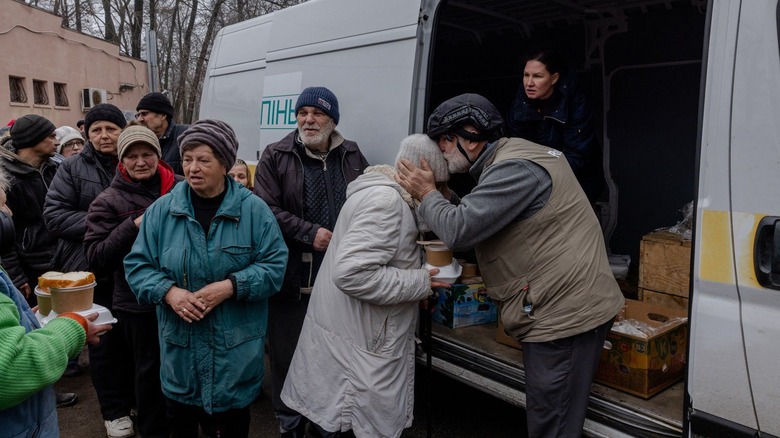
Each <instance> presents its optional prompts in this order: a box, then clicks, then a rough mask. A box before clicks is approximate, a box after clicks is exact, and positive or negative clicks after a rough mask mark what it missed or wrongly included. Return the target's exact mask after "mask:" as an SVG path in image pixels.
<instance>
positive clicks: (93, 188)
mask: <svg viewBox="0 0 780 438" xmlns="http://www.w3.org/2000/svg"><path fill="white" fill-rule="evenodd" d="M126 124H127V121H125V116H124V114H122V111H120V110H119V108H117V107H115V106H114V105H111V104H108V103H101V104H98V105H95V106H94V107H93V108H92V109H91V110H89V112H88V113H87V115H86V117H85V118H84V128H85V132H86V133H87V136H88V138H89V141H88V142H87V143H86V145H84V149H83V151H82V152H81V153H80V154H77V155H73V156H71V157H68V158H66V159H65V161H63V162H62V163H61V164H60V166H59V168H58V169H57V173H56V174H55V175H54V180H53V181H52V184H51V186H50V187H49V191H48V192H47V193H46V202H45V203H44V206H43V217H44V219H45V220H46V226H47V227H48V229H49V232H50V233H51V234H53V235H54V236H55V237H57V238H58V239H59V242H58V243H57V250H56V252H55V253H54V258H53V260H52V269H53V270H57V271H62V272H69V271H88V270H89V264H88V263H87V258H86V255H85V253H84V245H83V242H84V233H85V231H86V219H87V211H88V210H89V205H90V204H91V203H92V201H94V200H95V198H97V196H98V195H99V194H100V192H102V191H103V190H105V189H106V188H107V187H108V186H109V184H111V180H112V179H113V178H114V173H115V172H116V166H117V162H118V160H117V141H118V139H119V134H120V133H121V132H122V129H124V127H125V125H126ZM112 274H113V273H112V272H99V271H98V272H95V276H96V277H97V286H96V287H95V295H94V301H95V303H97V304H100V305H102V306H104V307H107V308H109V309H112V308H113V306H112V300H111V295H112V293H113V289H114V286H113V283H114V279H113V275H112ZM119 332H120V331H119V330H112V331H111V332H109V333H108V334H107V335H106V336H103V338H102V339H101V341H100V344H98V345H96V346H90V348H89V365H90V366H89V372H90V376H91V377H92V385H93V386H94V387H95V392H96V393H97V396H98V402H99V403H100V410H101V414H102V416H103V420H104V424H105V425H106V432H107V435H108V436H109V438H121V437H127V436H132V435H133V434H134V433H135V431H134V430H133V423H132V422H131V421H130V409H131V408H132V405H133V392H132V385H131V384H128V383H129V382H124V381H122V380H121V379H116V378H115V376H114V374H113V373H114V370H115V368H116V367H117V363H118V360H119V361H121V358H122V357H123V352H122V351H117V350H121V346H122V343H121V342H116V341H115V340H114V338H115V337H117V336H119ZM116 358H120V359H116ZM130 383H131V382H130Z"/></svg>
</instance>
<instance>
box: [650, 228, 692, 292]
mask: <svg viewBox="0 0 780 438" xmlns="http://www.w3.org/2000/svg"><path fill="white" fill-rule="evenodd" d="M690 269H691V241H690V240H683V239H682V236H680V235H678V234H674V233H670V232H668V231H659V232H655V233H650V234H647V235H645V236H644V237H642V241H641V242H640V244H639V295H640V299H641V300H644V295H643V292H644V291H647V290H650V291H654V292H662V293H665V294H667V295H674V296H677V297H683V298H688V286H689V284H690V277H691V273H690Z"/></svg>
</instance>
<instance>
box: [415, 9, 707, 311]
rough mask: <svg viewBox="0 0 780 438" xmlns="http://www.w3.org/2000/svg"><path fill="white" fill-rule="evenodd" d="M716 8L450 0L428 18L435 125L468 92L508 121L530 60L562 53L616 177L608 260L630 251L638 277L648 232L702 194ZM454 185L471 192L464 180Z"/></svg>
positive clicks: (611, 177)
mask: <svg viewBox="0 0 780 438" xmlns="http://www.w3.org/2000/svg"><path fill="white" fill-rule="evenodd" d="M706 6H707V1H706V0H635V1H632V0H527V1H518V0H479V1H476V0H449V1H447V0H444V1H442V3H441V4H440V6H439V7H438V8H437V9H436V12H435V16H434V17H428V19H433V20H434V22H433V27H432V29H433V34H432V40H431V49H432V51H431V56H430V58H429V63H428V75H429V77H428V81H427V83H428V84H430V87H429V88H428V89H427V96H426V108H425V117H426V120H427V116H428V115H429V114H430V113H431V111H432V110H433V109H434V108H436V106H437V105H439V104H440V103H441V102H443V101H445V100H447V99H449V98H450V97H453V96H456V95H458V94H461V93H466V92H470V93H479V94H482V95H484V96H485V97H487V98H488V99H490V100H491V101H492V102H493V103H494V104H495V105H496V107H497V108H498V109H499V110H500V111H501V112H502V114H504V115H505V117H506V115H507V114H508V112H509V108H510V105H511V103H512V100H513V99H514V96H515V94H516V93H517V92H518V87H520V86H521V85H522V71H523V65H522V64H523V62H522V58H523V56H524V55H526V54H528V53H530V52H531V51H533V50H538V49H550V48H551V49H554V50H555V51H556V52H557V53H558V54H559V55H560V56H561V57H562V58H563V59H564V61H565V62H566V63H567V64H568V66H569V67H570V68H571V69H573V70H576V72H577V73H578V75H579V77H580V81H581V83H582V84H584V85H585V88H586V90H588V92H589V94H590V98H591V103H592V107H593V112H594V114H593V117H594V121H595V128H596V135H597V138H598V139H599V142H600V144H601V145H602V147H603V156H604V162H605V175H606V177H607V181H608V187H607V189H606V190H605V191H604V193H603V194H602V195H601V197H600V199H599V201H598V202H597V203H596V211H597V214H598V215H599V218H600V220H601V222H602V228H603V229H604V232H605V239H606V243H607V248H608V250H609V252H610V254H615V255H628V256H630V260H631V264H630V270H629V274H628V278H629V280H630V279H631V278H634V282H635V281H636V280H635V279H636V275H637V270H638V264H639V244H640V241H641V239H642V236H643V235H645V234H647V233H649V232H652V231H654V230H656V229H659V228H666V227H671V226H673V225H675V224H677V223H679V222H680V221H682V220H683V213H682V210H683V208H684V207H685V206H686V204H689V203H691V202H692V201H693V199H694V196H695V189H696V188H695V183H696V173H697V165H696V163H697V145H698V139H697V132H698V125H699V123H700V121H699V114H698V111H699V99H700V93H701V87H702V83H701V74H702V61H703V60H702V53H703V42H704V38H705V35H704V33H705V21H706V20H705V18H706V17H705V14H706V9H707V7H706ZM453 185H455V186H456V187H457V190H456V191H463V190H468V187H467V186H468V184H467V183H465V182H464V181H463V180H461V181H455V182H453ZM629 283H631V281H629ZM634 286H635V285H634ZM624 292H625V288H624ZM630 295H631V293H630V291H629V294H628V295H627V296H628V297H629V298H634V297H631V296H630Z"/></svg>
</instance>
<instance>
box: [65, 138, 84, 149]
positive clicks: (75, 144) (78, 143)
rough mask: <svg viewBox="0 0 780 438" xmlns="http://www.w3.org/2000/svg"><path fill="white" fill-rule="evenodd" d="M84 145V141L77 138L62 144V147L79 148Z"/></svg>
mask: <svg viewBox="0 0 780 438" xmlns="http://www.w3.org/2000/svg"><path fill="white" fill-rule="evenodd" d="M83 147H84V142H83V141H79V140H71V141H69V142H67V143H65V144H64V145H62V149H81V148H83Z"/></svg>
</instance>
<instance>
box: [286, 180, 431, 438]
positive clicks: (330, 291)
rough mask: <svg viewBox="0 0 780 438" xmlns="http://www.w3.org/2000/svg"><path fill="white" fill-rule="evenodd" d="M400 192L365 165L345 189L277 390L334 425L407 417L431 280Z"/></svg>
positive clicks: (361, 426) (388, 432)
mask: <svg viewBox="0 0 780 438" xmlns="http://www.w3.org/2000/svg"><path fill="white" fill-rule="evenodd" d="M401 192H402V189H401V187H400V186H399V185H398V184H396V183H395V181H393V180H391V179H390V178H388V177H387V176H385V175H383V174H381V173H369V170H367V173H365V174H363V175H361V176H360V177H358V178H357V179H356V180H355V181H353V182H352V183H351V184H350V185H349V187H348V188H347V200H346V203H345V204H344V207H343V208H342V210H341V213H340V214H339V217H338V221H337V222H336V226H335V229H334V231H333V237H332V239H331V242H330V246H329V247H328V250H327V252H326V254H325V260H324V261H323V264H322V268H320V271H319V275H318V276H317V279H316V281H315V285H314V290H313V291H312V296H311V301H310V302H309V308H308V312H307V314H306V319H305V321H304V324H303V331H302V332H301V336H300V338H299V340H298V346H297V348H296V350H295V355H294V356H293V360H292V364H291V365H290V370H289V372H288V374H287V380H286V381H285V384H284V388H283V390H282V400H284V402H285V403H286V404H287V406H289V407H291V408H293V409H295V410H296V411H298V412H300V413H301V414H303V415H304V416H306V417H307V418H309V419H310V420H311V421H313V422H315V423H317V424H318V425H319V426H320V427H322V428H324V429H325V430H328V431H331V432H336V431H346V430H350V429H351V430H352V431H353V432H354V433H355V435H356V436H357V437H398V436H400V435H401V432H402V431H403V429H404V428H406V427H409V426H411V424H412V418H413V415H412V411H413V407H414V348H415V344H414V339H415V334H414V333H415V328H416V325H417V324H416V323H417V317H418V313H419V310H418V309H419V308H418V303H419V301H420V300H422V299H424V298H426V297H427V296H428V294H429V292H430V278H429V274H428V271H427V270H425V269H424V268H423V267H422V266H423V258H422V253H421V250H420V248H419V247H418V246H417V244H416V243H415V241H416V240H417V237H418V230H417V225H416V221H415V214H414V212H413V210H412V209H411V208H410V206H409V205H408V204H407V202H405V201H404V199H403V198H402V196H401Z"/></svg>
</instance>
